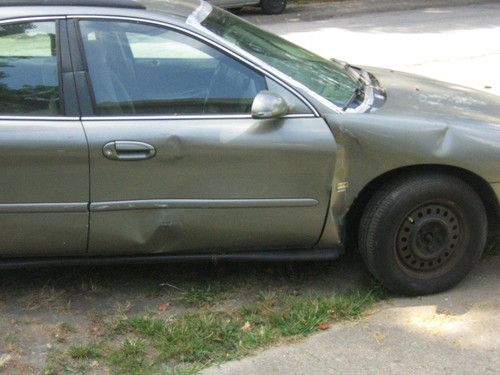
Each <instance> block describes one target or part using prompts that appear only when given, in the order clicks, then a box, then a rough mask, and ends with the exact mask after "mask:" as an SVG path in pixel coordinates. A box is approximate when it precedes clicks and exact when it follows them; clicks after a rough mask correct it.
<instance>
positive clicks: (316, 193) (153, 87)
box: [74, 19, 335, 254]
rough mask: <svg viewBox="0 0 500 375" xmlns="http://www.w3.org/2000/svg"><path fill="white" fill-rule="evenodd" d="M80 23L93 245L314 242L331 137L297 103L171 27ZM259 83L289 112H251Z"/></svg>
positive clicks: (112, 248)
mask: <svg viewBox="0 0 500 375" xmlns="http://www.w3.org/2000/svg"><path fill="white" fill-rule="evenodd" d="M75 25H77V27H79V30H80V35H81V38H82V40H81V44H82V48H80V49H79V50H82V51H84V54H85V56H84V57H85V60H86V64H85V66H82V68H83V69H85V72H84V73H85V74H86V75H87V74H88V77H89V78H90V79H89V80H87V81H85V80H82V84H81V85H79V86H84V84H83V82H84V81H85V82H89V83H90V88H89V90H90V92H91V97H92V110H91V111H92V112H91V113H89V115H88V116H85V117H84V118H83V126H84V128H85V131H86V134H87V137H88V141H89V144H90V173H91V179H90V180H91V183H90V186H91V206H90V211H91V213H90V237H89V250H90V253H92V254H134V253H135V254H140V253H165V252H170V253H180V252H206V251H225V250H250V249H260V250H262V249H276V248H307V247H312V246H313V245H314V244H315V243H316V242H317V241H318V238H319V237H320V234H321V230H322V226H323V222H324V219H325V216H326V211H327V206H328V197H329V194H330V182H331V178H332V168H333V158H334V154H335V143H334V139H333V136H332V134H331V132H330V130H329V128H328V126H327V125H326V124H325V122H324V120H323V119H321V118H319V117H316V116H315V115H314V114H313V113H312V112H311V109H310V108H309V107H308V106H307V105H306V104H304V102H302V101H301V100H300V99H299V98H297V97H296V96H295V95H294V94H293V93H291V92H289V91H287V90H286V89H285V88H284V87H282V86H280V85H279V84H278V83H277V82H275V81H273V80H270V79H269V78H266V77H265V76H264V75H263V74H262V73H261V72H259V71H257V70H255V69H254V68H252V67H250V66H248V65H246V64H244V63H242V62H240V61H238V60H237V59H235V58H234V57H232V56H230V55H228V54H227V53H224V52H222V51H221V50H219V49H217V48H215V47H214V46H213V45H210V44H208V43H207V42H205V41H202V40H200V39H198V38H196V37H194V36H192V35H188V34H186V33H185V32H183V31H180V30H178V29H176V28H175V27H163V26H158V25H151V24H147V23H141V22H128V21H123V20H112V19H107V20H103V19H81V20H79V21H78V22H75ZM74 53H75V54H77V53H78V51H77V50H76V49H75V51H74ZM77 73H78V72H77ZM266 89H272V90H273V91H278V92H280V94H281V95H283V96H285V97H286V98H287V100H288V102H289V105H290V112H291V114H290V115H288V116H286V117H284V118H280V119H273V120H256V119H253V118H252V117H251V115H250V108H251V105H252V101H253V98H254V97H255V95H256V94H257V93H258V92H260V91H261V90H266ZM80 96H81V97H83V96H84V95H83V94H82V95H80ZM82 105H83V106H84V107H85V106H87V104H85V103H83V104H82Z"/></svg>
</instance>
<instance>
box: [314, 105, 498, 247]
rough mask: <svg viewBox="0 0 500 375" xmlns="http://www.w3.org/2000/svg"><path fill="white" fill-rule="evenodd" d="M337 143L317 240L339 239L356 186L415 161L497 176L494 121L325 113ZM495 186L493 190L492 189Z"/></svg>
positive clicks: (326, 242)
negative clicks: (321, 231)
mask: <svg viewBox="0 0 500 375" xmlns="http://www.w3.org/2000/svg"><path fill="white" fill-rule="evenodd" d="M327 120H328V122H329V123H330V125H331V127H332V130H333V132H334V135H335V139H336V140H337V144H338V151H337V161H336V164H335V176H334V178H333V186H336V184H337V183H339V182H342V181H348V183H349V188H348V189H347V190H346V191H345V192H334V193H333V194H332V197H331V203H330V212H329V215H328V219H327V225H326V227H325V234H324V236H323V238H322V240H321V242H320V244H321V245H323V246H325V245H331V244H332V242H334V243H335V241H338V242H342V229H343V225H344V222H345V216H346V214H347V212H348V211H349V208H350V207H351V205H352V203H353V202H354V200H355V198H356V197H357V195H358V194H359V193H360V192H361V190H362V189H363V188H364V187H365V186H366V185H367V184H368V183H369V182H371V181H372V180H374V179H375V178H377V177H378V176H380V175H382V174H384V173H386V172H389V171H392V170H395V169H398V168H401V167H409V166H415V165H448V166H453V167H459V168H462V169H465V170H468V171H471V172H473V173H475V174H477V175H479V176H480V177H482V178H483V179H484V180H485V181H500V171H499V169H498V165H499V162H500V155H499V145H500V125H497V124H492V123H482V124H481V123H479V124H478V123H469V122H465V121H463V122H459V121H454V122H453V123H450V122H449V121H446V120H445V121H442V120H441V121H440V120H437V119H430V118H427V119H426V118H423V119H415V118H405V117H404V116H399V117H392V116H391V117H389V116H379V115H378V114H353V115H330V116H327ZM497 192H498V190H497Z"/></svg>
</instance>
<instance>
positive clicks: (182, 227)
mask: <svg viewBox="0 0 500 375" xmlns="http://www.w3.org/2000/svg"><path fill="white" fill-rule="evenodd" d="M301 213H303V214H304V216H307V217H311V216H312V217H316V219H315V220H311V221H308V222H304V221H303V220H301ZM323 218H324V212H323V210H322V209H320V208H318V207H301V208H299V209H297V208H287V207H284V208H280V209H275V208H250V209H249V208H214V209H209V210H207V209H188V208H185V209H182V208H179V209H176V208H174V209H154V210H128V211H103V212H95V213H92V215H91V220H90V225H91V228H93V230H92V231H91V233H90V238H89V241H90V243H89V247H90V248H91V249H92V253H93V254H94V255H96V254H97V255H105V254H107V255H127V254H139V253H180V252H192V253H195V252H198V253H199V252H223V251H234V250H263V249H278V248H307V247H310V244H311V243H313V242H314V241H316V240H317V229H318V228H321V225H322V224H323ZM207 224H209V225H207ZM256 234H260V235H256Z"/></svg>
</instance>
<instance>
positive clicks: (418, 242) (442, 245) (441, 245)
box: [395, 203, 465, 275]
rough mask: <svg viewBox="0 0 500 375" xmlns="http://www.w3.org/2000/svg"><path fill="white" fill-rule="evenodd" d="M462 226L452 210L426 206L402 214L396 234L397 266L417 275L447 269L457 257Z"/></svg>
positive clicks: (443, 207) (448, 207) (446, 207)
mask: <svg viewBox="0 0 500 375" xmlns="http://www.w3.org/2000/svg"><path fill="white" fill-rule="evenodd" d="M464 229H465V228H464V225H463V222H462V220H461V215H460V214H459V212H457V210H456V209H454V208H452V207H450V206H449V205H446V204H443V203H428V204H425V205H422V206H420V207H418V208H416V209H414V210H412V211H411V212H410V213H409V214H408V215H405V218H404V219H403V221H402V223H401V224H400V226H399V229H398V231H397V235H396V249H395V250H396V254H397V257H398V260H399V262H400V264H401V265H402V266H403V267H404V268H405V269H407V270H408V271H411V272H412V273H417V274H421V275H422V274H430V273H433V272H436V271H439V270H442V269H444V268H447V266H449V265H450V264H451V263H453V260H454V259H456V257H457V256H459V253H460V245H461V241H462V239H463V238H464Z"/></svg>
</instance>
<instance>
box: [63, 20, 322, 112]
mask: <svg viewBox="0 0 500 375" xmlns="http://www.w3.org/2000/svg"><path fill="white" fill-rule="evenodd" d="M67 19H68V27H69V28H68V31H69V35H70V43H71V44H72V46H71V53H72V60H73V67H74V69H75V79H76V83H77V89H78V93H79V95H78V96H79V99H80V107H81V111H82V120H83V121H115V120H116V121H119V120H195V119H250V118H252V115H251V114H213V115H212V114H208V115H207V114H199V115H194V114H193V115H190V114H182V115H125V116H99V115H96V114H95V98H94V92H93V89H92V84H91V82H90V75H89V73H88V67H87V63H86V59H85V53H84V49H83V39H82V36H81V33H80V27H79V25H78V24H79V22H80V21H82V20H110V21H125V22H136V23H141V24H144V25H149V26H160V27H163V28H167V29H169V30H174V31H177V32H180V33H182V34H185V35H187V36H189V37H192V38H195V39H197V40H199V41H200V42H202V43H205V44H208V45H209V46H211V47H213V48H215V49H216V50H218V51H219V52H221V53H223V54H225V55H227V56H229V57H231V58H233V59H235V60H236V61H238V62H239V63H241V64H243V65H245V66H247V67H249V68H250V69H253V70H255V71H257V72H259V73H260V74H262V75H263V76H264V78H268V79H271V80H273V81H275V82H276V83H278V84H280V85H281V86H283V87H284V88H285V89H286V90H288V91H290V92H291V93H292V94H293V95H295V96H296V97H297V99H298V100H300V101H302V102H303V103H304V105H305V106H306V107H307V108H308V109H309V110H310V113H304V114H289V115H286V116H283V118H311V117H312V118H315V117H320V115H319V113H318V111H317V110H316V108H315V107H314V106H313V105H312V104H311V103H310V102H309V101H308V100H307V99H306V98H305V97H304V96H303V95H302V94H300V93H299V92H298V91H297V90H296V89H294V88H293V87H291V86H290V85H289V84H287V83H286V82H283V80H281V79H279V78H277V77H275V76H273V75H272V74H270V73H269V72H268V71H266V70H265V69H263V68H261V67H259V66H257V65H256V64H254V63H252V62H251V61H248V60H246V59H245V58H244V57H242V56H240V55H239V54H237V53H235V52H233V51H231V50H230V49H228V48H227V47H225V46H223V45H221V44H219V43H217V42H214V41H213V40H211V39H209V38H206V37H204V36H203V35H200V34H198V33H196V32H193V31H192V30H189V29H187V28H184V27H181V26H178V25H175V24H171V23H167V22H162V21H156V20H151V19H145V18H138V17H127V16H107V15H86V14H83V15H69V16H68V17H67ZM76 59H78V60H79V61H78V62H77V61H76ZM79 75H80V76H82V79H78V76H79ZM83 93H85V94H86V95H85V97H82V96H83Z"/></svg>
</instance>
